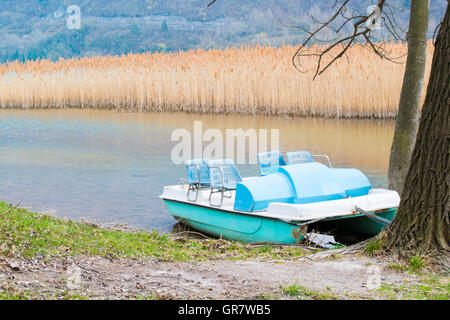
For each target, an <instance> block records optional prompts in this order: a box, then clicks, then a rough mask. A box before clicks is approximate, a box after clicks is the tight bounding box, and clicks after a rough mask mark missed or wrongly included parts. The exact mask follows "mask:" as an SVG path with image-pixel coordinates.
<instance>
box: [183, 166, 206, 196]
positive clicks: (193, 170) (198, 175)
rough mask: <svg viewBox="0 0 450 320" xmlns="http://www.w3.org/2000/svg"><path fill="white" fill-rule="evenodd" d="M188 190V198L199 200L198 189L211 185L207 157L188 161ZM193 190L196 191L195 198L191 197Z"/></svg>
mask: <svg viewBox="0 0 450 320" xmlns="http://www.w3.org/2000/svg"><path fill="white" fill-rule="evenodd" d="M186 169H187V183H188V185H189V186H188V192H187V195H186V196H187V199H188V200H189V201H197V198H198V190H199V189H201V188H205V187H209V186H210V184H211V180H210V178H209V168H208V160H207V159H191V160H187V161H186ZM191 192H195V198H194V199H192V198H190V197H189V195H190V194H191Z"/></svg>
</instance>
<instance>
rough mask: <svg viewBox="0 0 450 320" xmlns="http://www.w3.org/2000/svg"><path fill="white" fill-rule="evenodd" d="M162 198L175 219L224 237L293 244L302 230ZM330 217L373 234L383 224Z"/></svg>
mask: <svg viewBox="0 0 450 320" xmlns="http://www.w3.org/2000/svg"><path fill="white" fill-rule="evenodd" d="M164 202H165V204H166V206H167V209H168V211H169V212H170V214H171V215H172V216H174V217H175V219H177V220H179V221H180V222H182V223H185V224H187V225H189V226H191V227H192V228H194V229H196V230H199V231H201V232H203V233H206V234H209V235H213V236H216V237H222V238H224V239H229V240H235V241H242V242H252V243H255V242H268V243H280V244H295V243H298V242H299V241H301V240H302V238H303V236H302V235H301V230H302V231H303V232H304V231H306V230H305V227H301V226H297V225H295V224H291V223H288V222H285V221H282V220H279V219H274V218H268V217H262V216H258V215H257V213H256V214H255V213H253V214H245V213H240V212H233V211H226V210H221V209H215V208H210V207H205V206H201V205H196V204H191V203H185V202H178V201H172V200H167V199H165V200H164ZM395 213H396V210H395V209H389V210H386V211H383V212H381V213H379V212H377V213H376V214H377V215H379V216H382V217H384V218H386V219H389V220H392V219H393V218H394V216H395ZM332 220H335V221H337V220H339V223H342V224H343V225H344V226H346V227H347V228H349V229H350V230H353V232H356V233H364V234H373V235H375V234H377V233H379V232H380V231H381V230H382V228H383V225H381V224H379V223H377V222H375V221H373V220H370V219H369V218H367V217H366V216H364V215H362V214H358V215H352V216H350V217H340V218H338V219H329V220H327V221H329V222H330V221H332Z"/></svg>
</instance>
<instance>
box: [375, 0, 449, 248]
mask: <svg viewBox="0 0 450 320" xmlns="http://www.w3.org/2000/svg"><path fill="white" fill-rule="evenodd" d="M449 19H450V18H449V11H448V6H447V10H446V13H445V17H444V20H443V21H442V25H441V28H440V30H439V33H438V36H437V39H436V48H435V52H434V56H433V62H432V67H431V74H430V80H429V83H428V88H427V93H426V97H425V103H424V105H423V108H422V115H421V118H420V125H419V130H418V133H417V140H416V144H415V147H414V150H413V153H412V157H411V164H410V167H409V170H408V174H407V177H406V181H405V186H404V190H403V193H402V194H401V202H400V206H399V209H398V212H397V215H396V217H395V219H394V220H393V222H392V223H391V225H390V226H389V227H387V228H386V230H385V231H383V232H382V233H381V234H380V238H381V239H383V243H384V244H385V245H386V247H387V249H393V248H398V249H400V250H417V249H419V248H422V249H425V250H434V249H437V250H449V248H450V228H449V211H450V195H449V189H450V173H449V172H450V157H449V154H450V145H449V141H450V112H449V109H450V101H449V84H450V79H449V75H450V68H449V67H450V54H449V52H450V31H449V27H450V25H449V24H450V21H449Z"/></svg>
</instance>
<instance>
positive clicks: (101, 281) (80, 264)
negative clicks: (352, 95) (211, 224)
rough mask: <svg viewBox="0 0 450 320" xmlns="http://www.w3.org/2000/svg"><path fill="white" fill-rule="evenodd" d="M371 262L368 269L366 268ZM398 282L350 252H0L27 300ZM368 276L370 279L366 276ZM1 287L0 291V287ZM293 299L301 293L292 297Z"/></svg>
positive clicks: (4, 274) (340, 292)
mask: <svg viewBox="0 0 450 320" xmlns="http://www.w3.org/2000/svg"><path fill="white" fill-rule="evenodd" d="M374 267H375V269H374ZM376 269H378V271H379V274H378V275H379V285H383V284H388V285H397V286H398V285H402V284H404V283H405V282H415V281H419V277H418V276H416V275H411V274H408V273H399V272H396V271H393V270H391V269H389V268H388V267H387V266H386V265H384V264H383V263H382V262H381V261H378V260H376V259H373V258H367V257H358V256H343V257H340V258H337V259H330V258H326V259H320V260H310V259H308V258H302V259H301V260H297V261H272V262H262V261H258V260H257V259H251V260H247V261H229V260H218V261H211V262H198V263H187V262H158V261H157V260H154V259H117V260H108V259H105V258H100V257H88V256H76V257H65V258H58V259H56V258H54V259H49V260H45V259H38V258H35V259H14V258H5V257H0V284H2V286H3V290H9V291H10V292H11V293H13V292H15V293H16V294H20V293H21V292H27V294H28V295H29V296H28V298H34V299H48V298H67V296H69V298H70V297H78V298H88V299H255V298H256V299H263V298H268V299H292V298H298V297H292V296H290V295H288V294H287V293H286V292H285V291H286V290H284V289H283V288H286V287H289V286H293V285H297V286H301V287H302V288H303V287H304V288H308V290H310V291H309V292H322V293H323V295H322V296H321V297H322V298H330V299H355V298H356V299H381V298H384V297H383V295H380V293H379V290H376V289H374V288H373V287H371V285H373V284H375V285H376V282H374V281H373V275H374V274H375V275H376V273H374V270H376ZM371 276H372V278H371ZM0 291H1V290H0ZM300 298H301V297H300Z"/></svg>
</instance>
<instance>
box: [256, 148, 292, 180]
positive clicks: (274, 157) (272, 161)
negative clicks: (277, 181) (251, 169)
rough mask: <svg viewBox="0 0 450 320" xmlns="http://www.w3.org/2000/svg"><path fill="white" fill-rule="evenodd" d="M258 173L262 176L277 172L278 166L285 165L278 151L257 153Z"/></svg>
mask: <svg viewBox="0 0 450 320" xmlns="http://www.w3.org/2000/svg"><path fill="white" fill-rule="evenodd" d="M258 164H259V172H260V173H261V175H262V176H266V175H268V174H269V173H274V172H277V171H278V167H279V166H284V165H286V161H284V158H283V155H282V154H281V152H279V151H270V152H261V153H258Z"/></svg>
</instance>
